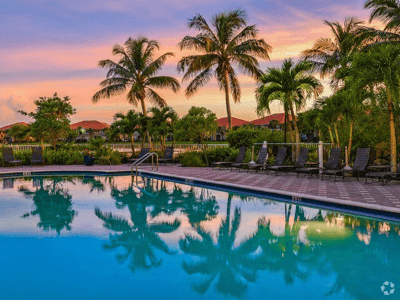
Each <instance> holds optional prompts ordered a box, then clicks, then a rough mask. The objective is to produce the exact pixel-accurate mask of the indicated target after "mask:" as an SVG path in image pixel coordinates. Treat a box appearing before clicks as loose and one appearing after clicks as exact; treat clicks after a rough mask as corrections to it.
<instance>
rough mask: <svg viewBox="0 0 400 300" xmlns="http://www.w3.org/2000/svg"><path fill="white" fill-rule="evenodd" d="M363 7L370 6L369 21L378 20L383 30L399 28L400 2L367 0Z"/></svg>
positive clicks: (395, 0)
mask: <svg viewBox="0 0 400 300" xmlns="http://www.w3.org/2000/svg"><path fill="white" fill-rule="evenodd" d="M364 8H371V9H372V12H371V16H370V17H369V21H370V22H372V21H373V20H380V21H382V22H383V23H386V24H385V28H384V30H388V31H394V32H398V31H399V29H400V2H399V1H398V0H368V1H366V2H365V4H364Z"/></svg>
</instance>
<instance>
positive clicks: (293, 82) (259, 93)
mask: <svg viewBox="0 0 400 300" xmlns="http://www.w3.org/2000/svg"><path fill="white" fill-rule="evenodd" d="M313 70H314V66H313V64H312V63H310V62H308V61H304V60H302V61H300V62H298V63H294V62H293V60H292V59H285V60H284V61H283V63H282V67H281V68H268V70H267V72H266V74H265V75H263V76H261V78H260V81H259V84H258V87H257V90H256V100H257V111H258V112H259V114H262V113H263V112H264V111H269V110H270V104H271V102H274V101H276V94H277V93H281V94H283V97H284V103H285V105H284V108H286V109H288V110H290V113H291V115H292V122H293V127H294V130H295V133H296V144H297V151H296V152H299V143H300V133H299V129H298V127H297V121H296V115H295V112H294V108H295V107H296V108H297V109H300V108H302V107H303V106H304V104H305V101H306V99H307V98H309V97H310V96H311V95H312V94H314V96H318V95H319V94H321V93H322V91H323V87H322V84H321V83H320V82H319V80H318V79H316V78H315V77H314V76H313V75H311V74H310V72H312V71H313Z"/></svg>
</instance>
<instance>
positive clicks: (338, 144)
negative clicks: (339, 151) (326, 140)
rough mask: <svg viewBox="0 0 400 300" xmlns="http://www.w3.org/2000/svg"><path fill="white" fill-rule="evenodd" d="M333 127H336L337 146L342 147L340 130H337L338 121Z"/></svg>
mask: <svg viewBox="0 0 400 300" xmlns="http://www.w3.org/2000/svg"><path fill="white" fill-rule="evenodd" d="M333 127H334V128H335V135H336V142H337V146H338V148H340V140H339V133H338V130H337V124H336V123H335V124H333Z"/></svg>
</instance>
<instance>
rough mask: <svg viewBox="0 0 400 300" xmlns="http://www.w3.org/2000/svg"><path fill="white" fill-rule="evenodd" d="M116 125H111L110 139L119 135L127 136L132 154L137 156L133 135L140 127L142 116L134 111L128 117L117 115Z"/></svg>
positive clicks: (115, 117) (121, 114) (129, 112)
mask: <svg viewBox="0 0 400 300" xmlns="http://www.w3.org/2000/svg"><path fill="white" fill-rule="evenodd" d="M114 120H115V121H114V123H113V124H112V125H111V130H110V137H111V138H113V137H115V136H116V135H119V134H124V135H125V134H126V135H128V137H129V141H130V143H131V148H132V154H133V155H135V141H134V136H133V134H134V133H135V131H136V130H137V129H138V126H139V125H140V114H139V113H137V112H135V111H134V110H130V111H128V113H127V114H126V115H124V114H123V113H117V114H115V116H114Z"/></svg>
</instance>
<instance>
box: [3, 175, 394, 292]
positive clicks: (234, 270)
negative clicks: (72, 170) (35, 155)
mask: <svg viewBox="0 0 400 300" xmlns="http://www.w3.org/2000/svg"><path fill="white" fill-rule="evenodd" d="M399 229H400V227H399V225H398V224H394V223H388V222H383V221H378V220H372V219H365V218H361V217H354V216H348V215H343V214H340V213H337V212H333V211H324V210H319V209H313V208H308V207H303V206H301V205H294V204H285V203H280V202H274V201H271V200H268V199H259V198H253V197H246V196H243V195H237V194H231V193H227V192H221V191H215V190H210V189H204V188H198V187H191V186H187V185H182V184H175V183H171V182H166V181H161V180H156V179H150V178H145V177H139V178H137V181H132V179H131V177H130V176H120V177H100V176H84V177H82V176H81V177H45V178H43V177H34V178H24V179H22V178H21V179H3V180H0V267H1V271H2V272H0V287H1V288H0V299H12V300H16V299H24V300H25V299H174V300H176V299H236V298H238V299H363V300H364V299H381V298H382V299H399V298H400V256H399V252H400V237H399V232H400V231H399ZM385 294H387V295H385Z"/></svg>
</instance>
